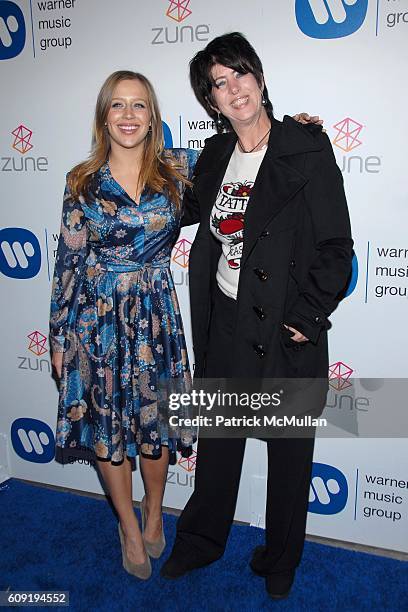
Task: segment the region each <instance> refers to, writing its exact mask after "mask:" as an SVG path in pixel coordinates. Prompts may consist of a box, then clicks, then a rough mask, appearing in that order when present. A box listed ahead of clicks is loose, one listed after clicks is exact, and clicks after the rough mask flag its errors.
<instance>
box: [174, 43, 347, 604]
mask: <svg viewBox="0 0 408 612" xmlns="http://www.w3.org/2000/svg"><path fill="white" fill-rule="evenodd" d="M190 79H191V84H192V87H193V90H194V92H195V94H196V96H197V99H198V100H199V102H200V103H201V104H202V106H203V107H204V108H205V109H206V111H207V112H208V114H209V115H210V116H211V117H213V119H214V120H215V122H216V125H217V128H218V132H219V134H218V135H215V136H213V137H212V138H209V139H208V140H207V141H206V145H205V148H204V150H203V152H202V154H201V156H200V158H199V160H198V162H197V165H196V168H195V172H194V174H195V178H194V185H193V188H192V189H187V190H186V193H185V196H184V206H185V212H184V219H183V222H184V223H185V224H188V223H197V222H199V223H200V226H199V229H198V231H197V235H196V238H195V241H194V244H193V246H192V248H191V253H190V296H191V313H192V329H193V345H194V355H195V376H196V377H202V376H204V377H206V378H229V379H240V378H248V379H257V380H260V379H266V378H268V379H274V378H294V377H296V378H308V379H312V382H313V381H316V382H318V381H319V380H320V384H318V385H317V387H316V389H315V392H314V393H312V394H311V395H309V391H305V392H304V393H302V395H301V400H302V401H303V399H304V411H305V412H308V413H309V414H311V415H313V416H317V415H319V414H320V413H321V412H322V410H323V407H324V404H325V397H326V393H327V372H328V354H327V330H328V329H329V327H330V322H329V320H328V317H329V315H330V314H331V312H332V311H333V310H334V309H335V308H336V306H337V304H338V302H339V301H340V299H341V295H342V291H343V290H344V288H345V286H346V284H347V281H348V278H349V274H350V270H351V259H352V244H353V243H352V240H351V235H350V223H349V217H348V211H347V204H346V199H345V195H344V190H343V180H342V175H341V172H340V170H339V168H338V167H337V165H336V163H335V159H334V155H333V151H332V148H331V145H330V142H329V140H328V138H327V136H326V135H325V134H324V133H322V130H321V128H320V126H316V125H309V126H303V125H301V124H299V123H297V122H296V121H294V120H293V119H291V118H290V117H287V116H285V117H284V119H283V122H280V121H278V120H276V119H275V118H274V116H273V110H272V104H271V102H270V100H269V96H268V91H267V88H266V85H265V79H264V74H263V69H262V64H261V61H260V59H259V57H258V55H257V54H256V52H255V50H254V49H253V47H252V46H251V45H250V43H249V42H248V41H247V40H246V39H245V38H244V37H243V36H242V35H241V34H239V33H232V34H226V35H224V36H220V37H218V38H216V39H214V40H213V41H211V42H210V43H209V44H208V45H207V47H206V48H205V49H204V50H203V51H200V52H199V53H197V55H196V56H195V57H194V58H193V60H192V61H191V63H190ZM203 261H205V262H207V263H206V266H203ZM321 381H323V383H322V382H321ZM313 385H314V382H313V384H312V385H311V387H313ZM229 390H230V387H229ZM310 397H313V402H314V404H313V406H311V405H310V401H309V399H308V398H310ZM289 436H290V434H289V435H287V432H286V430H285V435H283V436H280V437H274V438H270V439H268V440H267V450H268V482H267V507H266V541H265V546H261V547H257V548H256V549H255V550H254V554H253V557H252V560H251V568H252V569H253V571H254V572H255V573H256V574H258V575H260V576H264V577H265V578H266V589H267V591H268V593H269V594H270V596H271V597H273V598H282V597H285V596H286V595H287V594H288V593H289V591H290V588H291V586H292V583H293V580H294V576H295V571H296V567H297V565H298V564H299V562H300V559H301V555H302V550H303V545H304V538H305V525H306V516H307V508H308V493H309V486H310V475H311V466H312V458H313V447H314V429H313V430H312V435H309V436H306V437H289ZM244 450H245V439H242V438H230V439H208V438H200V439H199V445H198V457H197V467H196V481H195V490H194V493H193V494H192V496H191V498H190V500H189V502H188V503H187V506H186V507H185V509H184V511H183V512H182V514H181V516H180V518H179V521H178V525H177V536H176V542H175V544H174V548H173V551H172V554H171V556H170V558H169V559H168V561H167V562H166V563H165V565H164V566H163V568H162V575H163V576H165V577H167V578H177V577H179V576H182V575H184V574H186V573H187V572H189V571H190V570H192V569H194V568H197V567H202V566H204V565H207V564H209V563H212V562H213V561H215V560H217V559H219V558H220V557H221V556H222V554H223V552H224V549H225V545H226V541H227V538H228V534H229V530H230V527H231V524H232V521H233V518H234V512H235V506H236V499H237V494H238V487H239V481H240V475H241V468H242V461H243V456H244ZM221 456H222V468H221V469H220V457H221Z"/></svg>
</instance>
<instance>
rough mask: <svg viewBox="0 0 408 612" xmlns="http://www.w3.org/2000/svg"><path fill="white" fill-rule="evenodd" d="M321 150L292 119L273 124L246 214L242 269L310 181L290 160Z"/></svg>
mask: <svg viewBox="0 0 408 612" xmlns="http://www.w3.org/2000/svg"><path fill="white" fill-rule="evenodd" d="M293 124H295V125H293ZM320 149H321V147H320V146H319V145H316V143H315V142H314V138H313V136H311V135H310V134H308V133H307V132H305V131H304V129H303V128H302V127H301V126H297V125H296V122H295V121H294V120H293V119H291V118H290V117H285V119H284V123H281V122H280V121H276V120H273V124H272V132H271V137H270V139H269V144H268V149H267V151H266V153H265V157H264V159H263V161H262V164H261V166H260V168H259V171H258V174H257V177H256V181H255V184H254V186H253V188H252V192H251V197H250V199H249V201H248V206H247V209H246V213H245V227H244V248H243V253H242V259H241V267H242V266H243V265H244V264H245V261H246V259H247V258H248V256H249V254H250V253H251V251H252V249H253V247H254V246H255V244H256V242H257V240H258V237H259V235H260V234H261V233H262V230H263V229H264V228H265V226H266V225H267V224H268V223H270V222H271V221H272V219H273V218H274V217H275V216H276V215H277V214H278V213H279V212H280V211H281V210H282V208H284V206H286V204H287V203H288V202H289V201H290V200H291V199H292V198H293V197H294V196H295V195H296V193H297V192H298V191H300V190H301V189H302V188H303V187H304V186H305V185H306V183H307V182H308V179H307V178H306V177H305V176H304V175H303V174H302V173H301V172H299V171H298V170H297V169H296V168H294V167H293V166H292V165H291V163H290V157H291V156H292V155H298V154H300V153H306V152H308V151H314V150H316V151H318V150H320ZM221 180H222V177H221Z"/></svg>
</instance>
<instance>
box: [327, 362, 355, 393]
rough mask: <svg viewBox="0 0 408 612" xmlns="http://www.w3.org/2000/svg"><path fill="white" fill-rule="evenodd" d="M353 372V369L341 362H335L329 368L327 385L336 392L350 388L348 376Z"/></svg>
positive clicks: (350, 383)
mask: <svg viewBox="0 0 408 612" xmlns="http://www.w3.org/2000/svg"><path fill="white" fill-rule="evenodd" d="M353 372H354V370H353V368H350V366H348V365H346V364H345V363H343V362H342V361H336V363H332V365H330V366H329V385H330V386H331V387H332V388H333V389H335V390H336V391H343V389H347V387H351V386H352V382H351V380H349V378H350V376H351V375H352V373H353Z"/></svg>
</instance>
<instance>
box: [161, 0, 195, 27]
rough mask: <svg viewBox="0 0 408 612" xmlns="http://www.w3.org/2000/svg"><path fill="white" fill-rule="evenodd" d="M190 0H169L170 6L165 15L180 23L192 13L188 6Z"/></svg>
mask: <svg viewBox="0 0 408 612" xmlns="http://www.w3.org/2000/svg"><path fill="white" fill-rule="evenodd" d="M189 4H190V0H170V6H169V8H168V9H167V13H166V16H167V17H170V19H174V21H177V22H178V23H180V22H181V21H184V20H185V19H187V17H189V16H190V15H191V13H192V11H190V9H189V8H188V5H189Z"/></svg>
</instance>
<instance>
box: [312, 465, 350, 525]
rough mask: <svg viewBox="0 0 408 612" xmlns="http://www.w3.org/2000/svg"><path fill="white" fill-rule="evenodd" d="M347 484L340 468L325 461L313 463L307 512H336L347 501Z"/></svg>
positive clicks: (343, 506)
mask: <svg viewBox="0 0 408 612" xmlns="http://www.w3.org/2000/svg"><path fill="white" fill-rule="evenodd" d="M347 498H348V485H347V480H346V477H345V476H344V474H343V473H342V472H340V470H338V469H337V468H335V467H333V466H332V465H327V464H326V463H313V470H312V481H311V483H310V493H309V512H314V513H315V514H338V513H339V512H341V511H342V510H343V509H344V508H345V505H346V503H347Z"/></svg>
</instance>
